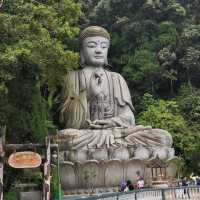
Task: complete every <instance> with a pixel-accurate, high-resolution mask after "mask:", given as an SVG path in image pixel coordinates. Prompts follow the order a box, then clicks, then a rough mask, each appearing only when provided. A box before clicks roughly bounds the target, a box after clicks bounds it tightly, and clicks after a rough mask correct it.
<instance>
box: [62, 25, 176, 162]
mask: <svg viewBox="0 0 200 200" xmlns="http://www.w3.org/2000/svg"><path fill="white" fill-rule="evenodd" d="M109 46H110V35H109V33H108V32H107V31H106V30H105V29H104V28H102V27H98V26H90V27H88V28H86V29H84V30H83V31H82V32H81V34H80V58H81V69H80V70H77V71H71V72H69V73H68V74H67V75H66V77H65V80H64V82H63V90H62V95H61V106H60V121H61V122H62V123H63V124H64V126H65V129H64V130H61V131H60V134H61V135H65V138H66V139H67V138H68V142H69V143H70V144H71V145H72V148H73V149H76V150H77V151H81V150H87V149H104V150H106V151H107V150H108V151H109V150H110V149H112V150H113V151H117V149H119V148H120V149H123V151H124V152H126V153H125V154H123V156H124V158H125V159H129V158H131V157H139V158H141V159H147V158H151V157H155V156H158V157H160V158H161V159H168V158H169V157H172V156H173V149H172V148H171V146H172V138H171V135H170V134H169V133H168V132H167V131H165V130H162V129H152V128H151V127H150V126H142V125H136V124H135V118H134V114H133V112H134V107H133V105H132V101H131V96H130V92H129V89H128V86H127V84H126V81H125V80H124V78H123V77H122V76H121V75H120V74H118V73H116V72H111V71H109V70H107V69H106V68H107V66H108V60H107V54H108V49H109ZM72 135H74V136H75V137H71V136H72ZM68 136H69V137H68ZM112 155H113V158H115V157H116V158H118V157H120V156H118V154H117V153H114V154H112ZM97 157H98V156H97ZM100 158H101V156H100ZM105 159H106V158H105Z"/></svg>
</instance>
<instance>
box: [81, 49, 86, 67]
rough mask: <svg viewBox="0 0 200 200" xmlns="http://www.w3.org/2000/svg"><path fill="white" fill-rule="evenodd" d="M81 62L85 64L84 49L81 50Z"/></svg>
mask: <svg viewBox="0 0 200 200" xmlns="http://www.w3.org/2000/svg"><path fill="white" fill-rule="evenodd" d="M80 64H81V65H85V58H84V55H83V50H82V49H81V50H80Z"/></svg>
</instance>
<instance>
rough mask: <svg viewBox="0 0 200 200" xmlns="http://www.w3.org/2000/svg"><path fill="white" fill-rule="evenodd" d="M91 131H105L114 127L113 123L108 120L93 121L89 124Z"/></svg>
mask: <svg viewBox="0 0 200 200" xmlns="http://www.w3.org/2000/svg"><path fill="white" fill-rule="evenodd" d="M89 127H90V128H91V129H107V128H112V127H115V123H114V122H113V121H112V120H110V119H101V120H95V121H93V122H91V123H90V124H89Z"/></svg>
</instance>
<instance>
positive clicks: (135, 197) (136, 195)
mask: <svg viewBox="0 0 200 200" xmlns="http://www.w3.org/2000/svg"><path fill="white" fill-rule="evenodd" d="M135 200H137V192H135Z"/></svg>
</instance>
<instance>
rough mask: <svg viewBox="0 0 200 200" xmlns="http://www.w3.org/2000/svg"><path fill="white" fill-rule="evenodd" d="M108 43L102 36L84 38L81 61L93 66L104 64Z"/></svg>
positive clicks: (105, 62)
mask: <svg viewBox="0 0 200 200" xmlns="http://www.w3.org/2000/svg"><path fill="white" fill-rule="evenodd" d="M109 43H110V42H109V40H108V39H107V38H104V37H102V36H95V37H87V38H85V39H84V40H83V43H82V48H81V62H82V63H84V64H86V65H89V66H94V67H102V66H104V65H106V64H107V63H108V61H107V55H108V48H109Z"/></svg>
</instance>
